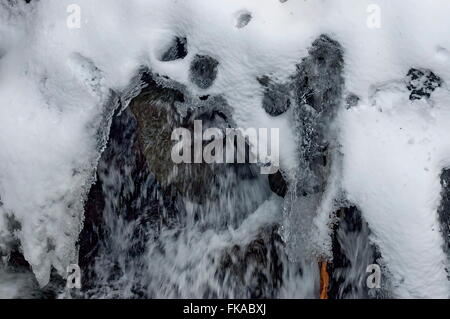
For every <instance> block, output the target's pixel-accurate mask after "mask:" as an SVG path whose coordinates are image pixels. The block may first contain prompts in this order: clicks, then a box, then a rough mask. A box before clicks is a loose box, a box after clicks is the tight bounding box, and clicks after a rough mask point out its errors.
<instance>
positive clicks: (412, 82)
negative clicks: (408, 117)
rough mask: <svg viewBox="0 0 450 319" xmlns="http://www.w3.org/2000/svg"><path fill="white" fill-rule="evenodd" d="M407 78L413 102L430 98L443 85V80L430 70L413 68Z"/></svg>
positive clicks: (410, 97)
mask: <svg viewBox="0 0 450 319" xmlns="http://www.w3.org/2000/svg"><path fill="white" fill-rule="evenodd" d="M407 78H408V84H407V88H408V90H410V91H411V95H410V96H409V99H410V100H411V101H413V100H420V99H422V98H427V99H428V98H430V97H431V94H432V93H433V92H434V90H436V89H437V88H438V87H441V85H442V80H441V78H440V77H439V76H437V75H436V74H434V73H433V72H432V71H430V70H424V69H415V68H412V69H410V70H409V71H408V74H407Z"/></svg>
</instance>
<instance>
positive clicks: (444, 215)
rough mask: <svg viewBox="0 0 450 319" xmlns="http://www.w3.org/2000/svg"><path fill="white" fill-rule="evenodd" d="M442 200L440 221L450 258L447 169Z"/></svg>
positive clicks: (449, 191) (442, 179)
mask: <svg viewBox="0 0 450 319" xmlns="http://www.w3.org/2000/svg"><path fill="white" fill-rule="evenodd" d="M441 185H442V200H441V205H440V207H439V210H438V213H439V221H440V224H441V230H442V234H443V236H444V242H445V247H444V248H445V250H446V252H447V254H448V256H449V258H450V169H446V170H444V171H443V172H442V175H441Z"/></svg>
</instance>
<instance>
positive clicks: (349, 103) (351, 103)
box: [345, 94, 360, 110]
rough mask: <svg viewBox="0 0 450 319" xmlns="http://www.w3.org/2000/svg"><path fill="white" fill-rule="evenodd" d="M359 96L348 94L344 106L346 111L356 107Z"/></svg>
mask: <svg viewBox="0 0 450 319" xmlns="http://www.w3.org/2000/svg"><path fill="white" fill-rule="evenodd" d="M359 100H360V98H359V96H357V95H355V94H349V95H348V96H347V98H346V100H345V106H346V108H347V110H348V109H351V108H352V107H355V106H357V105H358V103H359Z"/></svg>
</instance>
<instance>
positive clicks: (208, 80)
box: [190, 55, 219, 89]
mask: <svg viewBox="0 0 450 319" xmlns="http://www.w3.org/2000/svg"><path fill="white" fill-rule="evenodd" d="M218 66H219V62H218V61H217V60H216V59H214V58H212V57H210V56H206V55H196V56H195V57H194V60H193V61H192V63H191V68H190V79H191V81H192V82H193V83H194V84H195V85H197V86H198V87H199V88H201V89H207V88H209V87H210V86H211V85H212V84H213V83H214V80H215V79H216V77H217V67H218Z"/></svg>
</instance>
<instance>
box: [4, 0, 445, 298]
mask: <svg viewBox="0 0 450 319" xmlns="http://www.w3.org/2000/svg"><path fill="white" fill-rule="evenodd" d="M69 4H76V5H78V6H79V8H80V9H81V11H80V13H81V16H80V17H81V20H80V28H75V29H71V28H68V27H67V24H66V22H67V18H68V17H69V16H70V15H71V14H73V12H71V13H68V12H67V8H68V5H69ZM374 4H375V5H376V7H374V6H373V5H374ZM371 5H372V6H371ZM368 8H372V9H373V8H375V9H378V8H379V9H380V10H381V11H380V18H381V21H380V22H381V25H380V28H369V27H368V24H367V19H368V18H369V17H370V13H368V12H367V9H368ZM239 12H248V13H251V16H252V19H251V20H250V22H249V23H248V24H247V25H246V26H244V27H242V28H237V27H236V25H237V21H236V17H237V14H238V13H239ZM449 16H450V4H449V2H448V1H447V0H433V1H423V0H397V1H392V0H372V1H366V0H341V1H339V0H323V1H296V0H289V1H287V2H284V3H281V2H280V1H279V0H222V1H219V0H217V1H210V0H185V1H176V0H96V1H91V0H76V1H73V0H71V1H68V0H45V1H39V2H36V3H34V4H32V5H26V6H25V5H21V6H20V8H19V9H14V10H13V13H11V10H10V9H8V8H7V5H4V4H1V5H0V196H1V198H2V202H3V204H4V205H3V206H2V207H1V208H0V214H5V213H13V214H14V216H15V217H16V219H17V220H18V221H19V222H20V223H21V224H22V230H21V232H20V234H19V237H20V240H21V243H22V246H23V250H24V254H25V257H26V259H27V260H28V261H29V262H30V263H31V265H32V266H33V270H34V272H35V274H36V276H37V278H38V280H39V282H40V283H41V284H42V285H44V284H46V283H47V282H48V276H49V271H50V267H51V266H52V265H53V266H54V267H56V268H57V269H58V270H59V271H60V272H61V273H62V274H64V268H65V266H66V265H67V264H68V263H70V262H71V261H73V260H75V259H76V249H75V242H76V239H77V236H78V233H79V231H80V229H81V222H82V198H83V195H84V194H85V193H86V191H87V189H88V186H89V183H90V178H91V176H92V174H93V170H94V167H95V163H96V160H97V158H98V155H99V151H100V147H101V144H102V143H101V141H100V142H99V139H98V136H99V135H98V133H99V132H98V130H99V129H100V128H99V126H100V123H104V122H102V119H104V118H105V117H107V116H108V115H109V114H105V110H104V105H105V104H106V102H107V101H108V98H109V94H108V92H109V91H108V90H109V89H113V90H115V91H118V92H120V91H121V90H123V89H124V88H125V87H126V86H127V85H128V84H129V82H130V81H131V78H132V76H133V75H135V73H136V72H137V69H138V68H139V66H141V65H145V66H148V67H150V68H151V69H152V70H153V71H154V72H156V73H159V74H161V75H166V76H168V77H170V78H172V79H174V80H176V81H178V82H180V83H182V84H184V85H186V87H187V89H188V90H189V91H190V92H191V93H192V94H198V95H205V94H220V95H223V96H224V97H225V98H226V99H227V100H228V103H229V104H230V106H231V107H232V108H233V109H234V120H235V121H236V123H237V125H238V126H240V127H244V128H245V127H255V128H258V127H279V128H280V140H281V142H282V145H281V147H280V151H281V165H282V167H283V168H284V169H286V170H289V169H292V168H294V167H296V166H297V163H296V153H295V152H296V151H295V150H296V145H294V142H293V141H294V137H293V136H294V132H292V130H291V129H290V128H291V127H293V125H292V123H291V121H292V118H290V117H289V116H282V117H280V118H277V119H274V118H272V117H270V116H269V115H267V114H266V113H265V112H264V110H263V109H262V107H261V95H262V88H261V86H260V84H259V83H258V81H257V80H256V78H257V77H260V76H263V75H270V76H271V77H272V78H274V79H278V80H279V81H280V82H282V81H284V80H286V79H287V78H288V77H289V76H290V75H292V74H293V73H294V72H295V65H296V64H297V63H299V62H300V61H301V59H302V57H304V56H305V55H306V54H307V49H308V47H309V46H310V45H311V43H312V42H313V41H314V39H316V38H317V37H318V36H319V35H320V34H322V33H328V34H329V35H330V36H331V37H334V38H335V39H336V40H338V41H339V42H340V43H341V45H342V46H343V47H344V50H345V52H344V53H345V61H346V68H345V80H346V88H347V90H348V91H349V92H352V93H354V94H357V95H358V96H359V97H360V98H361V99H362V103H361V105H360V106H359V107H358V108H356V109H354V110H352V111H348V112H345V113H344V114H343V115H342V116H341V117H340V123H339V124H340V125H341V127H342V129H343V132H342V144H343V152H344V170H343V172H342V173H343V176H344V178H343V186H344V189H345V190H346V191H347V195H348V197H349V199H351V200H353V201H355V203H357V204H358V205H359V206H360V209H361V210H362V211H363V214H364V216H365V217H366V218H367V220H368V221H369V224H370V227H371V229H372V231H373V232H374V240H375V241H376V242H377V243H378V244H379V246H380V248H381V253H382V255H383V257H384V258H385V259H386V261H387V264H388V268H389V270H390V271H391V272H392V273H393V276H394V278H396V280H397V282H398V288H397V291H396V292H397V295H398V296H422V295H423V296H431V295H435V296H444V295H446V291H447V294H448V282H447V281H446V280H444V279H445V278H443V264H442V263H443V252H442V251H441V248H440V244H441V241H440V239H439V236H438V233H437V232H438V224H437V217H436V207H437V204H438V201H439V180H438V174H439V171H440V170H441V169H442V168H443V167H444V166H446V165H449V163H448V157H449V154H450V149H449V145H448V144H447V141H450V139H446V138H445V136H447V135H446V134H447V131H446V130H445V125H444V124H445V123H448V116H447V115H448V113H447V111H446V110H448V108H449V107H450V106H449V100H448V92H447V89H445V88H443V89H441V90H438V91H436V93H435V94H434V95H433V100H432V102H433V103H434V105H435V106H434V108H432V107H430V106H428V105H423V104H422V103H421V102H417V103H414V104H411V103H409V102H408V101H406V99H405V97H404V96H405V95H404V94H403V93H395V94H393V95H390V96H387V93H386V94H382V95H381V96H379V97H377V98H376V101H377V103H378V104H379V107H378V108H377V107H375V106H370V103H371V102H370V97H371V96H372V94H373V91H374V87H378V86H380V85H382V84H386V83H391V82H392V81H394V80H399V79H402V78H403V77H404V76H405V75H406V73H407V71H408V70H409V68H411V67H421V68H429V69H432V70H433V71H434V72H435V73H436V74H437V75H439V76H440V77H441V78H442V79H443V80H444V82H447V83H449V81H450V37H449V36H448V30H450V20H449V19H448V17H449ZM177 35H178V36H183V37H186V38H187V40H188V55H187V56H186V58H184V59H183V60H177V61H171V62H162V61H160V54H161V51H162V50H163V49H164V48H165V47H167V45H168V43H170V41H172V38H173V37H174V36H177ZM195 54H207V55H211V56H212V57H214V58H215V59H217V60H218V61H219V63H220V65H219V72H218V77H217V80H216V81H215V83H214V85H213V86H212V87H211V88H209V89H208V90H201V89H199V88H197V87H195V86H193V85H192V84H191V83H190V82H189V76H188V74H189V73H188V69H189V63H190V61H191V60H192V58H193V56H194V55H195ZM2 56H3V57H2ZM385 104H386V105H392V109H389V110H386V111H384V112H383V113H380V112H379V110H378V109H379V108H380V107H381V108H384V107H385ZM105 126H106V125H105ZM399 126H400V127H404V128H403V130H399V129H397V128H398V127H399ZM424 127H425V128H427V130H425V129H424ZM106 130H107V127H102V130H100V131H101V132H102V131H103V133H104V132H105V131H106ZM399 131H404V132H399ZM100 135H101V134H100ZM410 139H412V140H414V142H413V143H412V144H411V143H406V144H407V145H405V140H406V142H408V141H409V140H410ZM369 146H370V149H369V150H368V148H369ZM394 155H395V156H394ZM429 157H430V158H431V160H430V161H428V158H429ZM425 168H426V169H427V170H425ZM363 174H368V175H367V176H366V175H363ZM416 184H418V185H416ZM405 185H406V186H405ZM330 202H331V201H330ZM322 208H323V207H322ZM320 216H321V218H323V214H321V215H320ZM321 225H322V226H323V227H326V223H325V222H321ZM3 231H5V230H3ZM395 234H396V235H395ZM413 256H414V257H415V258H414V260H412V259H413ZM408 269H409V270H408ZM400 276H403V278H402V279H400ZM416 276H419V277H420V278H416ZM424 285H426V286H427V287H424Z"/></svg>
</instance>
